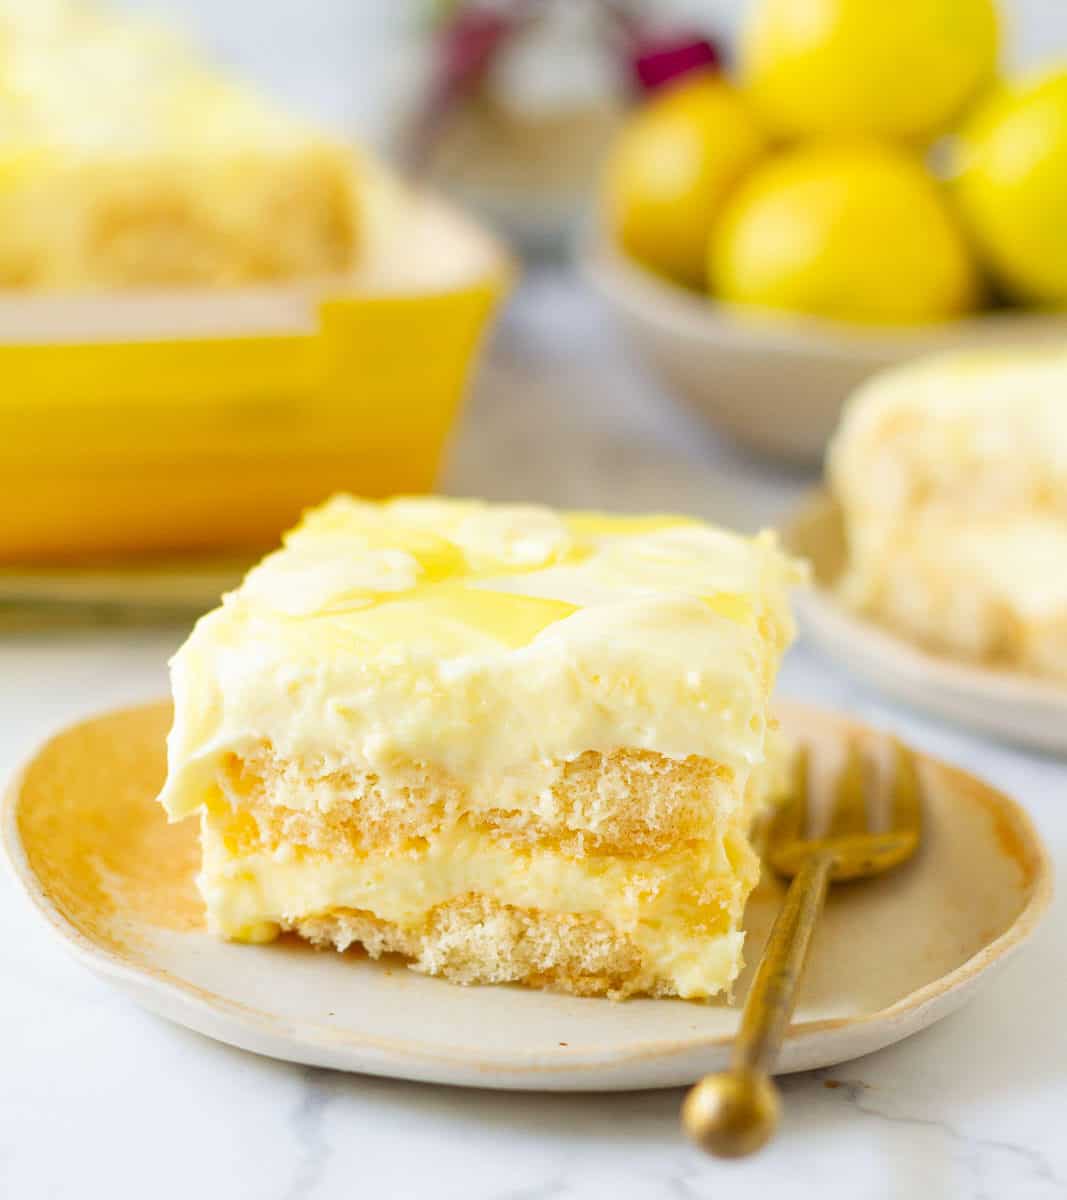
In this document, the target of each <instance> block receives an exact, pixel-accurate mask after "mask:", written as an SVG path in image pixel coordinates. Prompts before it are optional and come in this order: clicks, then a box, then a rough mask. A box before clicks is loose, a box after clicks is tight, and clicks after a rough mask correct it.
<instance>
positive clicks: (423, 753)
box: [161, 497, 799, 818]
mask: <svg viewBox="0 0 1067 1200" xmlns="http://www.w3.org/2000/svg"><path fill="white" fill-rule="evenodd" d="M798 575H799V571H798V568H797V567H796V566H795V565H793V564H792V563H791V562H790V561H789V560H788V559H787V558H786V557H785V556H784V555H783V554H782V553H781V552H780V551H779V550H778V548H777V546H776V544H775V541H774V539H773V536H772V535H769V534H764V535H760V536H759V537H757V538H755V539H745V538H742V537H739V536H736V535H733V534H730V533H727V532H724V531H722V530H719V529H715V528H712V527H710V526H707V525H704V524H700V523H698V522H695V521H690V520H687V519H685V518H680V517H669V516H668V517H651V518H630V517H611V516H604V515H599V514H583V513H575V514H560V513H555V512H553V511H551V510H549V509H546V508H541V507H536V506H520V505H497V506H490V505H487V504H484V503H482V502H479V501H468V500H441V499H406V498H405V499H398V500H393V501H388V502H385V503H381V504H377V503H367V502H363V501H358V500H354V499H351V498H348V497H338V498H336V499H334V500H333V501H331V502H329V503H328V504H326V505H324V506H323V507H322V508H320V509H318V510H316V511H314V512H312V513H310V514H309V515H308V516H307V517H306V518H305V520H304V522H303V523H302V524H301V525H300V526H299V527H298V528H297V529H296V530H295V531H294V532H293V533H291V534H289V535H288V537H287V538H286V540H285V545H284V548H283V549H282V550H280V551H278V552H277V553H275V554H272V555H270V556H268V557H267V558H266V559H265V560H264V561H263V562H262V563H261V564H260V565H259V566H258V567H256V568H255V569H254V570H253V571H252V572H251V573H250V574H249V575H248V577H247V578H246V579H245V581H244V583H243V584H242V586H241V587H240V588H239V589H238V590H237V591H236V592H233V593H231V594H230V595H228V596H227V597H226V598H225V600H224V602H223V605H222V607H221V608H219V609H217V610H216V611H215V612H213V613H210V614H209V615H207V616H206V617H204V618H202V619H201V620H200V621H199V622H198V624H197V626H196V628H195V630H194V631H193V633H192V635H191V636H190V638H189V640H188V641H187V642H186V644H185V645H184V646H183V647H182V649H181V650H180V651H179V652H178V654H177V655H176V656H175V658H174V660H173V662H172V679H173V688H174V699H175V722H174V726H173V729H172V732H171V735H170V739H169V743H168V749H169V765H170V771H169V775H168V779H167V782H166V786H165V788H164V791H163V793H162V796H161V799H162V801H163V803H164V805H165V807H166V809H167V811H168V812H169V814H170V815H171V816H172V817H173V818H179V817H182V816H185V815H188V814H190V813H192V812H194V811H197V810H199V809H201V808H203V807H204V806H205V804H206V803H207V802H208V801H209V799H210V797H211V795H212V794H213V789H214V788H215V787H216V784H215V780H216V778H217V770H218V767H219V764H220V762H221V761H222V758H223V756H224V755H227V754H237V755H238V756H241V755H242V754H243V753H245V752H251V751H252V750H254V749H255V748H257V747H259V746H262V745H263V743H264V742H268V743H270V745H271V747H272V749H273V751H274V753H275V754H278V755H280V756H282V757H283V758H293V759H297V760H302V761H305V762H307V761H312V762H315V763H317V764H320V765H325V766H326V767H327V768H328V767H329V765H330V764H332V763H336V764H338V765H340V764H341V763H343V762H345V761H348V762H352V761H357V762H360V763H363V764H366V765H367V766H368V767H369V768H370V769H372V770H374V771H375V772H377V773H378V774H379V775H380V776H381V777H382V779H383V780H385V781H388V780H389V778H390V774H391V772H397V771H402V770H403V769H404V768H405V767H406V766H408V765H410V763H412V762H416V763H424V764H428V765H430V766H433V767H437V768H439V769H441V770H442V771H444V772H446V773H447V774H448V775H449V776H450V777H452V778H454V779H456V780H460V781H462V784H463V786H464V788H465V789H466V790H467V794H468V796H469V799H470V803H471V806H472V808H477V807H481V806H492V807H506V806H508V805H514V806H536V804H537V802H538V796H539V794H541V793H543V791H544V789H545V788H546V787H547V786H550V784H551V782H552V780H553V779H554V778H555V777H556V775H557V773H558V764H559V763H560V762H566V761H569V760H571V759H574V758H576V757H577V756H578V755H580V754H582V753H583V752H585V751H588V750H594V751H601V752H604V753H610V752H611V751H613V750H616V749H620V748H639V749H643V750H649V751H654V752H657V753H660V754H663V755H665V756H668V757H671V758H686V757H688V756H689V755H699V756H701V757H705V758H709V759H712V760H714V761H716V762H718V763H722V764H724V765H726V766H728V767H730V768H732V769H733V770H734V771H735V772H736V782H737V784H738V785H739V786H738V791H737V795H738V797H739V798H740V797H741V795H742V793H743V791H744V785H745V782H746V780H747V778H748V775H749V773H750V772H751V770H752V768H753V767H755V766H757V765H758V764H760V763H761V762H762V760H763V757H764V740H765V736H766V726H767V718H766V708H767V701H768V696H769V693H770V689H771V687H772V684H773V679H774V675H775V671H776V669H777V664H778V661H779V658H780V656H781V654H782V652H783V650H784V649H785V646H786V645H787V643H788V641H789V640H790V638H791V636H792V632H793V626H792V620H791V617H790V614H789V609H788V605H787V598H786V591H787V587H788V585H789V584H790V583H791V582H793V581H794V580H796V579H797V578H798ZM739 802H740V800H739Z"/></svg>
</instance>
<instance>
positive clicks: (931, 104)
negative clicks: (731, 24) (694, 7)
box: [604, 0, 1067, 324]
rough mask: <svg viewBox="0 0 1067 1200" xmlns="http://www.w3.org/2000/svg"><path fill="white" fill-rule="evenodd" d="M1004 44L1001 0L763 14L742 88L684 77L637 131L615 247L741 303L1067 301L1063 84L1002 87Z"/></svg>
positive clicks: (813, 309) (900, 309) (713, 78)
mask: <svg viewBox="0 0 1067 1200" xmlns="http://www.w3.org/2000/svg"><path fill="white" fill-rule="evenodd" d="M999 41H1000V29H999V22H998V19H997V12H996V7H995V3H994V0H804V2H803V3H800V2H799V0H752V2H751V3H750V4H749V9H748V13H747V17H746V21H745V24H744V27H743V30H742V34H741V39H740V45H739V63H738V71H737V75H736V79H735V80H731V79H728V78H725V77H723V76H721V75H718V74H711V73H707V74H705V73H701V74H699V75H690V76H685V77H683V78H682V79H681V80H679V81H678V82H677V83H676V84H674V85H672V86H669V87H668V88H667V89H666V90H665V91H663V92H661V93H658V94H657V96H656V97H655V98H654V99H653V100H652V101H651V102H650V103H649V104H647V105H646V106H645V107H643V108H642V109H640V110H638V111H637V112H636V113H635V115H634V116H633V117H632V118H631V120H630V121H629V123H628V125H627V126H626V128H625V129H624V131H623V133H622V136H621V137H620V139H619V141H618V144H617V145H616V146H615V147H614V150H613V153H612V154H611V156H610V159H609V163H608V171H607V175H606V179H605V196H604V199H605V211H606V214H607V218H608V221H609V223H610V227H611V230H612V232H613V235H614V236H615V238H616V239H617V241H618V242H619V243H620V244H621V246H622V247H623V248H624V250H625V251H626V253H627V254H628V255H629V256H630V257H632V258H634V259H636V260H638V261H639V262H640V263H643V264H644V265H646V266H647V267H649V268H651V269H652V270H654V271H656V272H657V273H659V274H661V275H663V276H665V277H667V278H669V279H672V280H674V281H675V282H677V283H681V284H684V285H686V286H689V287H693V288H700V289H707V290H708V291H710V293H711V294H712V295H713V296H715V297H716V298H719V299H721V300H724V301H727V302H730V303H733V304H742V305H750V306H756V307H759V308H770V309H780V310H788V311H791V312H798V313H807V314H811V315H815V316H819V317H828V318H833V319H837V320H846V321H857V322H871V323H886V324H907V323H918V322H928V321H938V320H947V319H951V318H953V317H957V316H962V315H963V314H966V313H968V312H971V311H973V310H974V309H976V308H978V307H979V306H980V305H982V304H983V303H985V302H987V301H988V300H989V299H990V297H991V296H998V297H1000V298H1002V299H1006V300H1011V301H1015V302H1020V303H1024V304H1032V305H1043V306H1056V305H1060V306H1064V305H1067V70H1061V71H1058V72H1053V73H1046V74H1043V75H1042V76H1040V77H1036V78H1032V79H1028V80H1021V81H1016V82H1013V83H1008V82H1004V81H1001V80H998V78H997V58H998V49H999ZM946 134H948V135H951V136H949V137H948V138H946V137H945V135H946ZM932 160H937V163H938V167H939V170H938V172H937V173H935V172H934V170H933V169H932V168H931V161H932Z"/></svg>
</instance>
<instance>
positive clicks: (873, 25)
mask: <svg viewBox="0 0 1067 1200" xmlns="http://www.w3.org/2000/svg"><path fill="white" fill-rule="evenodd" d="M997 44H998V29H997V15H996V9H995V5H994V0H759V2H758V3H756V4H754V5H753V6H752V8H751V10H750V16H749V19H748V20H747V22H746V23H745V26H744V28H743V29H742V34H741V44H740V54H741V75H742V79H743V81H744V82H745V84H746V85H747V87H748V88H749V89H750V90H751V92H752V95H753V98H754V100H755V102H756V104H757V105H758V107H759V109H760V111H761V113H762V114H763V116H764V118H765V119H766V120H767V122H768V123H769V124H770V126H771V128H772V129H773V130H774V131H775V132H776V133H779V134H782V135H783V136H786V137H802V136H810V135H822V134H825V135H853V134H858V135H871V136H879V137H889V138H899V139H905V140H921V139H925V138H928V137H931V136H933V135H934V134H937V133H939V132H941V131H942V130H944V129H945V128H946V127H947V126H948V125H949V124H951V123H952V122H953V121H954V120H955V118H956V117H957V116H959V114H960V113H961V112H962V110H963V108H964V107H965V105H966V104H967V103H968V101H970V100H971V98H972V97H973V96H974V95H975V94H976V93H977V92H978V90H979V89H980V88H982V87H983V86H984V85H985V84H987V83H988V82H989V81H990V79H991V78H992V75H993V72H994V69H995V66H996V58H997Z"/></svg>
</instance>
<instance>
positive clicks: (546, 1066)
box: [2, 704, 1051, 1090]
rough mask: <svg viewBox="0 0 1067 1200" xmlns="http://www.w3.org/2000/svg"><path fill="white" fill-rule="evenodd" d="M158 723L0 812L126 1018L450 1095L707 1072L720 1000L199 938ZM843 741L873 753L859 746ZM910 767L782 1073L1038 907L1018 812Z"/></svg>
mask: <svg viewBox="0 0 1067 1200" xmlns="http://www.w3.org/2000/svg"><path fill="white" fill-rule="evenodd" d="M783 716H784V717H785V720H786V723H787V725H788V726H789V728H790V729H791V730H793V731H794V732H796V733H798V734H803V735H804V736H806V737H810V738H813V739H817V740H819V741H823V742H826V743H827V756H829V755H832V754H833V752H834V750H835V749H836V748H838V747H839V746H840V742H841V735H842V733H844V732H845V731H846V730H849V729H854V728H855V727H854V726H850V725H849V724H848V723H847V722H846V721H845V719H844V718H841V717H838V716H833V715H831V714H829V713H821V712H818V711H816V710H812V709H799V708H798V709H793V708H790V709H789V710H788V711H786V712H785V713H783ZM169 718H170V710H169V706H168V705H166V704H156V705H150V706H147V707H143V708H134V709H127V710H124V711H120V712H116V713H111V714H108V715H106V716H102V717H99V718H97V719H95V720H92V721H89V722H87V723H85V724H82V725H78V726H75V727H74V728H72V729H69V730H67V731H66V732H65V733H61V734H60V735H59V736H58V737H56V738H54V739H53V740H52V741H51V742H49V743H48V744H47V745H46V746H45V747H44V748H43V749H42V750H41V751H40V752H39V753H38V754H37V756H36V757H35V758H34V759H33V760H32V761H31V762H30V763H29V765H28V766H27V767H26V768H25V769H24V770H23V771H22V772H21V773H20V774H19V775H18V777H17V778H16V779H15V780H14V781H13V783H12V785H11V787H10V789H9V791H8V793H7V798H6V801H5V805H4V810H3V823H2V836H3V847H4V849H5V851H6V855H7V858H8V859H9V861H10V863H11V865H12V867H13V868H14V871H15V875H16V876H17V878H18V880H19V882H20V883H21V885H22V887H23V888H24V889H25V891H26V893H27V894H28V896H29V897H30V899H31V901H32V902H33V904H34V905H35V906H36V908H37V910H38V911H39V912H40V914H41V915H42V917H43V918H44V920H45V923H46V925H47V926H48V928H50V929H51V930H52V932H53V933H54V934H56V935H57V936H58V937H59V938H60V939H62V941H63V942H65V943H66V945H67V946H68V947H69V948H70V949H71V950H72V951H73V952H74V953H75V954H76V955H77V956H78V958H80V959H81V960H82V961H83V962H84V963H85V964H86V966H88V967H90V968H91V969H92V970H94V971H95V972H97V973H98V974H100V975H102V976H104V977H105V978H107V979H109V980H112V981H113V982H115V983H116V984H118V985H119V986H120V987H121V988H123V989H124V990H125V991H126V992H128V993H129V994H130V995H131V996H132V997H133V998H134V999H135V1000H136V1001H137V1002H138V1003H140V1004H143V1005H144V1006H145V1007H146V1008H149V1009H151V1010H153V1011H155V1012H157V1013H160V1014H162V1015H163V1016H165V1017H169V1018H170V1019H171V1020H174V1021H177V1022H179V1023H180V1024H182V1025H186V1026H188V1027H190V1028H192V1029H196V1030H199V1031H200V1032H201V1033H205V1034H207V1035H208V1036H210V1037H214V1038H218V1039H220V1040H222V1041H225V1042H230V1043H232V1044H233V1045H236V1046H241V1047H243V1048H245V1049H247V1050H253V1051H256V1052H258V1053H260V1054H269V1055H273V1056H274V1057H277V1058H285V1059H292V1060H295V1061H298V1062H305V1063H314V1064H317V1065H321V1066H329V1067H337V1068H340V1069H342V1070H350V1071H362V1072H368V1073H370V1074H375V1075H392V1076H397V1077H401V1078H406V1079H420V1080H431V1081H435V1082H440V1083H452V1084H461V1085H469V1086H480V1087H497V1088H539V1089H552V1090H585V1089H589V1090H604V1089H625V1088H645V1087H663V1086H670V1085H677V1084H682V1083H687V1082H689V1081H691V1080H693V1079H694V1078H696V1077H697V1076H698V1075H701V1074H702V1073H704V1072H706V1071H709V1070H712V1069H714V1068H717V1067H720V1066H722V1065H723V1064H724V1062H725V1061H726V1056H727V1052H728V1048H729V1044H730V1040H731V1038H732V1036H733V1033H734V1031H735V1029H736V1027H737V1020H738V1012H739V1009H738V1005H737V1003H735V1004H733V1005H726V1004H692V1003H685V1002H682V1001H668V1000H631V1001H629V1002H627V1003H624V1004H613V1003H612V1002H610V1001H607V1000H591V999H578V998H575V997H572V996H558V995H553V994H549V993H544V992H534V991H525V990H522V989H518V988H504V987H495V988H493V987H484V988H460V987H456V986H453V985H452V984H449V983H444V982H442V981H440V980H437V979H429V978H426V977H423V976H421V975H417V974H415V973H414V972H411V971H409V970H407V969H406V968H405V967H404V966H403V964H402V963H399V962H394V963H390V964H384V963H373V962H370V961H369V960H366V959H363V958H361V957H358V956H357V955H355V954H351V953H350V954H348V955H345V956H339V955H336V954H332V953H317V952H315V951H313V950H311V949H309V948H307V947H305V946H303V945H301V944H297V943H295V942H286V941H282V942H278V943H275V944H274V945H271V946H241V945H232V944H228V943H224V942H219V941H216V940H215V939H214V938H212V937H210V936H208V934H207V933H206V932H205V931H204V929H203V926H202V919H201V909H200V903H199V899H198V896H197V892H196V888H195V885H194V873H195V871H196V865H197V847H196V827H195V823H190V822H186V823H184V824H180V825H167V824H166V822H165V821H164V818H163V815H162V813H161V811H160V810H159V809H158V807H157V805H156V804H155V803H154V802H153V796H154V794H155V792H156V790H157V788H158V786H159V784H160V782H161V780H162V777H163V769H164V763H163V739H164V734H165V732H166V728H167V725H168V722H169ZM863 736H864V737H865V738H867V739H869V742H870V744H871V749H872V751H873V752H875V753H877V749H878V743H879V742H882V741H883V739H881V738H880V735H878V734H875V733H873V732H871V731H863ZM922 771H923V777H924V781H925V784H926V789H927V796H928V804H927V810H928V811H927V833H926V837H925V840H924V844H923V846H922V848H921V850H920V853H919V855H918V857H917V858H916V859H915V860H914V861H913V862H911V863H909V864H908V865H906V866H905V867H903V868H901V869H900V870H899V871H897V872H896V873H895V874H892V875H890V876H887V877H884V878H882V879H879V880H872V881H867V882H864V883H858V884H852V885H849V886H846V887H844V888H841V889H840V890H838V891H835V892H834V893H833V895H832V896H831V900H830V904H829V908H828V910H827V912H826V914H825V916H824V918H823V922H822V924H821V926H820V928H819V930H818V932H817V934H816V941H815V944H814V952H813V954H814V957H813V961H812V964H811V969H810V971H809V974H808V977H807V980H806V983H805V987H804V993H803V996H802V998H801V1003H800V1007H799V1010H798V1013H797V1019H796V1023H795V1025H794V1026H793V1028H792V1030H791V1031H790V1034H789V1037H788V1041H787V1044H786V1049H785V1052H784V1058H783V1061H782V1064H781V1068H782V1070H784V1071H798V1070H804V1069H807V1068H811V1067H818V1066H825V1065H828V1064H831V1063H835V1062H840V1061H842V1060H844V1059H848V1058H853V1057H855V1056H857V1055H860V1054H865V1053H867V1052H869V1051H872V1050H876V1049H878V1048H880V1047H882V1046H886V1045H889V1044H890V1043H892V1042H895V1041H898V1040H899V1039H900V1038H903V1037H906V1036H907V1035H908V1034H911V1033H914V1032H915V1031H916V1030H919V1029H922V1028H923V1027H924V1026H926V1025H929V1024H930V1023H931V1022H933V1021H935V1020H937V1019H938V1018H939V1017H942V1016H944V1015H945V1014H947V1013H949V1012H951V1011H953V1010H954V1009H955V1008H957V1007H958V1006H959V1005H960V1004H962V1003H963V1002H964V1000H966V999H967V998H968V997H969V996H970V995H971V994H972V993H973V991H974V990H975V989H976V988H977V987H978V986H979V985H980V983H981V982H982V981H983V980H984V979H986V978H988V975H989V972H990V969H991V968H992V967H994V966H996V965H998V964H999V963H1001V962H1003V960H1004V959H1005V957H1006V956H1007V955H1008V954H1009V953H1010V952H1011V951H1012V950H1014V949H1015V948H1016V947H1017V946H1019V945H1020V944H1021V943H1022V942H1024V941H1025V940H1026V938H1027V937H1029V935H1030V934H1031V932H1032V931H1033V929H1034V927H1035V925H1036V924H1037V921H1038V919H1039V917H1040V916H1041V913H1042V912H1043V911H1044V909H1045V907H1046V905H1047V904H1048V900H1049V895H1050V891H1051V885H1050V875H1049V865H1048V860H1047V858H1046V855H1045V852H1044V849H1043V847H1042V846H1041V843H1040V841H1039V840H1038V837H1037V835H1036V833H1035V832H1034V829H1033V827H1032V826H1031V824H1030V821H1029V820H1028V818H1027V817H1026V814H1025V813H1024V812H1023V811H1022V809H1021V808H1019V807H1018V806H1017V805H1016V804H1015V803H1013V802H1012V801H1011V800H1009V799H1008V798H1007V797H1005V796H1002V795H1000V794H999V793H997V792H995V791H993V790H992V789H991V788H989V787H987V786H985V785H984V784H982V783H979V782H978V781H977V780H975V779H973V778H971V777H970V776H968V775H965V774H963V773H962V772H960V771H957V770H954V769H952V768H950V767H946V766H943V765H942V764H940V763H936V762H933V761H930V760H923V762H922ZM780 895H781V891H780V888H779V886H778V884H777V883H774V882H769V883H766V884H765V885H763V886H762V887H761V888H760V890H759V891H758V892H757V893H756V895H755V896H754V897H753V900H752V901H751V903H750V904H749V912H748V918H747V922H746V924H747V926H748V930H749V937H750V952H749V958H750V959H751V960H753V961H754V960H755V959H756V957H757V956H758V953H759V948H760V946H761V945H762V942H763V939H764V937H765V934H766V931H767V928H768V926H769V923H770V920H771V918H772V917H773V915H774V912H775V909H776V906H777V904H778V900H779V897H780ZM743 993H744V980H743V981H742V986H741V988H740V989H739V995H738V997H737V999H738V1000H740V998H741V996H742V995H743Z"/></svg>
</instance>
